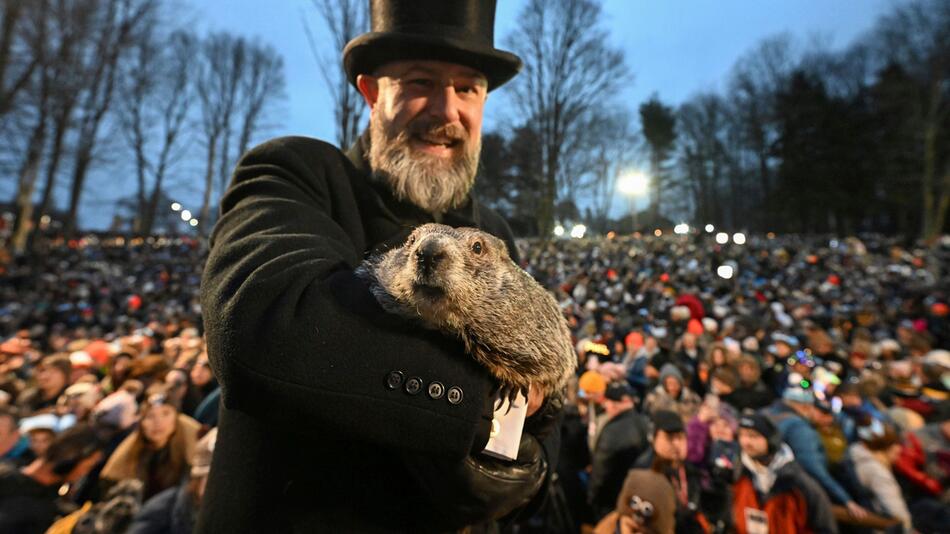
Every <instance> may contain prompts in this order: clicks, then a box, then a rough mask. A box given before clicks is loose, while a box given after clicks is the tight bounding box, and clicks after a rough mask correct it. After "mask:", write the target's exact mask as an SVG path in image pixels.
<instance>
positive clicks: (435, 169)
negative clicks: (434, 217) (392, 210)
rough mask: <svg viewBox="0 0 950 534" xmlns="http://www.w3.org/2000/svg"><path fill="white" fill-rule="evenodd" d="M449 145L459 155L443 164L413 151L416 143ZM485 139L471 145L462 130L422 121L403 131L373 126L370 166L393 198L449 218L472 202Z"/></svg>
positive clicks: (379, 121)
mask: <svg viewBox="0 0 950 534" xmlns="http://www.w3.org/2000/svg"><path fill="white" fill-rule="evenodd" d="M414 136H415V137H422V138H423V139H425V138H435V139H448V140H450V143H451V145H452V150H453V152H455V153H454V154H452V156H451V157H448V158H443V157H439V156H434V155H432V154H426V153H422V152H418V151H415V150H413V148H412V145H411V142H412V139H413V137H414ZM480 152H481V139H480V138H475V139H472V138H471V137H470V136H469V134H468V132H467V131H466V130H465V128H463V127H462V126H460V125H457V124H438V123H436V122H435V121H433V120H432V119H429V118H426V117H420V118H418V119H415V120H413V121H411V122H410V123H409V124H408V125H407V126H406V128H405V129H402V130H398V131H397V129H396V128H395V127H394V125H393V123H392V121H390V120H388V119H385V118H383V117H381V116H380V115H377V116H374V117H373V118H372V119H371V120H370V150H369V164H370V167H371V168H372V169H373V174H374V176H376V177H377V178H378V179H381V180H383V181H384V182H385V183H387V184H389V186H390V188H391V190H392V192H393V195H394V196H395V197H396V198H397V199H399V200H403V201H406V202H409V203H411V204H414V205H416V206H418V207H420V208H422V209H423V210H425V211H426V212H429V213H439V214H441V213H445V212H446V211H449V210H450V209H454V208H457V207H459V206H461V205H462V203H463V202H465V199H466V198H468V192H469V191H470V190H471V189H472V185H473V184H474V183H475V172H476V171H477V170H478V156H479V153H480Z"/></svg>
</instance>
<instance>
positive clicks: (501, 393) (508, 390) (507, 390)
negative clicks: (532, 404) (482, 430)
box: [493, 383, 528, 414]
mask: <svg viewBox="0 0 950 534" xmlns="http://www.w3.org/2000/svg"><path fill="white" fill-rule="evenodd" d="M519 393H520V394H521V395H522V396H523V397H524V399H525V401H524V402H527V399H528V387H527V386H517V385H514V384H508V383H501V384H499V385H498V387H497V388H496V389H495V391H494V392H493V396H494V397H495V409H496V410H498V409H499V408H501V407H502V406H504V404H505V401H506V400H507V401H508V409H507V410H505V414H507V413H508V412H510V411H511V407H512V405H514V403H515V400H517V398H518V394H519Z"/></svg>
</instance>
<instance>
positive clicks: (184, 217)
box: [181, 210, 191, 222]
mask: <svg viewBox="0 0 950 534" xmlns="http://www.w3.org/2000/svg"><path fill="white" fill-rule="evenodd" d="M181 220H183V221H185V222H188V221H189V220H191V212H190V211H188V210H181Z"/></svg>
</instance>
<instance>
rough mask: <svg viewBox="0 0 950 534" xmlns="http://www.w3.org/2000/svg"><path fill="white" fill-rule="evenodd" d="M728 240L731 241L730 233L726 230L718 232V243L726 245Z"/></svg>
mask: <svg viewBox="0 0 950 534" xmlns="http://www.w3.org/2000/svg"><path fill="white" fill-rule="evenodd" d="M728 242H729V234H727V233H725V232H719V233H718V234H716V243H719V244H720V245H725V244H726V243H728Z"/></svg>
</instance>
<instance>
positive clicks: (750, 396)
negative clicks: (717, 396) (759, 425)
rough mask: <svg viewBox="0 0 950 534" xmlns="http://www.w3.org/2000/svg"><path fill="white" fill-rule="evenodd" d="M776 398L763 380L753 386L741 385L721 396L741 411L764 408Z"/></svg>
mask: <svg viewBox="0 0 950 534" xmlns="http://www.w3.org/2000/svg"><path fill="white" fill-rule="evenodd" d="M774 398H775V397H773V396H772V393H771V392H770V391H769V388H767V387H766V386H765V384H764V383H762V382H755V383H754V384H752V385H751V386H744V385H740V386H739V387H737V388H736V389H735V390H734V391H733V392H732V393H730V394H728V395H722V396H721V399H722V400H723V401H725V402H728V403H729V404H730V405H732V407H733V408H735V409H736V411H737V412H739V413H742V411H743V410H746V409H749V410H758V409H760V408H764V407H765V406H768V405H769V403H771V402H772V399H774Z"/></svg>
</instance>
